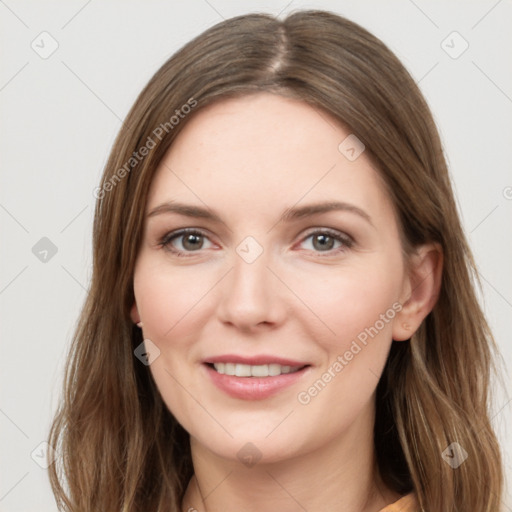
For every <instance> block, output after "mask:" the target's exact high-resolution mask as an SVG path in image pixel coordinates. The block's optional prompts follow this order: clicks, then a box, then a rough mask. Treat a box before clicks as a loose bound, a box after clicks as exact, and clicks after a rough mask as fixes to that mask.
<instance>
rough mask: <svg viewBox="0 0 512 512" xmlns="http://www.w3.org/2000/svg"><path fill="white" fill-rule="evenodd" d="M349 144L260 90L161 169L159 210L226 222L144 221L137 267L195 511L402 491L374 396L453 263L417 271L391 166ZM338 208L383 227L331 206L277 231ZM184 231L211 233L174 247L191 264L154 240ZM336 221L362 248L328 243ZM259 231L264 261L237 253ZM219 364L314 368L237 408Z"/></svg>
mask: <svg viewBox="0 0 512 512" xmlns="http://www.w3.org/2000/svg"><path fill="white" fill-rule="evenodd" d="M349 134H350V132H349V131H347V130H346V129H345V128H344V127H343V126H341V125H340V124H339V123H337V122H336V120H335V119H333V118H332V117H331V116H329V115H328V114H326V113H323V112H322V113H320V112H319V111H318V110H317V109H314V108H312V107H311V106H308V105H307V104H305V103H303V102H300V101H296V100H292V99H288V98H284V97H281V96H277V95H272V94H269V93H257V94H254V95H249V96H244V97H242V98H237V99H229V100H222V101H221V102H218V103H215V104H213V105H210V106H209V107H207V108H206V109H204V110H202V111H199V112H197V113H195V114H194V117H193V118H191V119H190V120H189V122H188V123H187V125H186V126H185V127H184V129H183V131H182V132H181V133H180V134H179V136H178V137H177V139H176V140H175V142H174V143H173V145H172V147H171V148H170V150H169V152H168V153H167V155H166V156H165V158H164V159H163V160H162V162H161V163H160V166H159V168H158V170H157V172H156V175H155V177H154V180H153V183H152V185H151V189H150V193H149V197H148V203H147V212H150V211H152V210H153V209H154V208H155V207H157V206H158V205H160V204H161V203H164V202H166V201H179V202H182V203H186V204H190V205H195V206H200V207H206V208H208V209H210V210H211V211H214V212H215V213H216V214H217V215H218V216H219V217H220V218H221V220H222V221H221V222H216V221H213V220H209V219H204V218H192V217H189V216H185V215H182V214H177V213H161V214H158V215H153V216H151V217H147V220H146V225H145V229H144V237H143V243H142V246H141V249H140V252H139V255H138V259H137V263H136V268H135V274H134V290H135V303H134V305H133V308H132V312H131V314H132V320H133V321H134V322H136V323H137V322H139V321H142V322H143V334H144V338H145V339H150V340H151V341H152V342H153V343H154V344H155V345H156V346H157V347H158V349H159V350H160V355H159V356H158V357H157V358H156V359H155V360H154V361H153V362H152V363H151V365H150V371H151V373H152V375H153V378H154V380H155V382H156V384H157V386H158V389H159V391H160V393H161V395H162V397H163V400H164V401H165V403H166V404H167V406H168V408H169V409H170V411H171V412H172V413H173V414H174V415H175V417H176V418H177V420H178V421H179V422H180V423H181V424H182V425H183V426H184V428H185V429H186V430H187V431H188V432H189V433H190V437H191V449H192V455H193V462H194V469H195V477H194V478H193V479H192V480H191V482H190V485H189V487H188V489H187V492H186V495H185V498H184V500H183V510H184V511H185V510H190V509H195V510H198V511H223V512H230V511H235V510H247V511H261V510H271V509H272V510H273V509H275V508H276V505H278V506H279V510H280V511H282V512H288V511H298V510H304V509H306V510H308V511H309V512H314V511H320V510H322V511H324V510H339V511H344V512H376V511H378V510H380V509H381V508H383V507H384V506H385V505H387V504H389V503H392V502H394V501H396V500H397V499H398V498H399V495H397V494H396V493H394V492H392V491H391V490H390V489H387V488H386V487H385V486H384V484H383V483H382V481H381V479H380V476H379V475H378V472H377V470H376V467H375V454H374V450H373V425H374V420H375V416H374V415H375V412H374V411H375V405H374V400H375V389H376V386H377V383H378V378H379V376H380V375H381V373H382V370H383V367H384V364H385V361H386V358H387V355H388V352H389V348H390V345H391V342H392V339H395V340H408V339H409V338H410V336H411V335H412V334H413V332H414V331H415V330H416V329H417V328H418V326H419V325H420V323H421V321H422V320H423V319H424V317H425V316H426V315H427V314H428V312H429V311H430V310H431V309H432V307H433V305H434V303H435V300H436V297H437V294H438V290H439V283H440V267H441V256H440V254H439V250H438V249H437V248H436V247H434V246H430V245H429V246H423V247H420V248H418V251H417V253H416V254H415V255H414V256H412V257H411V259H410V261H409V266H407V265H406V260H405V257H404V254H403V251H402V247H401V243H400V237H399V226H398V224H397V220H396V216H395V213H394V209H393V205H392V203H391V201H390V199H389V197H388V194H387V192H386V190H385V188H384V186H383V183H382V182H381V179H380V177H379V175H378V173H377V172H376V170H375V169H374V168H373V167H372V164H371V162H370V160H369V158H368V157H367V155H366V153H365V152H363V153H362V154H361V155H360V156H359V157H358V158H357V159H356V160H355V161H352V162H351V161H349V160H348V159H347V158H346V157H345V156H344V155H343V154H342V153H341V152H340V151H339V150H338V146H339V144H340V142H341V141H343V140H344V139H345V138H346V137H347V136H348V135H349ZM331 200H332V201H343V202H346V203H350V204H351V205H354V206H357V207H358V208H360V209H361V210H363V211H364V212H365V213H366V214H367V215H368V216H369V218H370V221H368V220H366V219H365V218H363V216H361V215H358V214H356V213H354V212H352V211H330V212H326V213H320V214H314V215H311V216H306V217H304V218H300V219H295V220H292V221H280V222H279V218H280V216H281V214H282V213H283V212H284V211H285V210H286V209H287V208H291V207H300V206H305V205H309V204H312V203H318V202H326V201H331ZM180 228H197V229H199V230H201V231H202V232H203V233H204V235H205V237H204V238H201V237H199V239H194V240H192V246H191V245H190V244H187V240H188V239H187V237H186V236H182V237H177V238H175V239H174V240H173V241H172V242H170V243H169V246H170V247H173V248H174V249H176V250H180V251H182V252H184V253H185V256H183V257H178V256H177V255H176V254H174V253H172V252H171V251H170V250H166V249H165V248H164V247H162V246H161V245H159V242H160V240H161V239H162V238H163V237H164V236H165V235H166V234H168V233H171V232H173V231H176V230H178V229H180ZM326 228H330V229H331V230H335V231H337V232H339V234H340V235H342V236H345V237H346V236H347V235H348V236H349V237H350V239H352V240H353V243H352V245H351V246H350V247H349V246H348V245H345V244H344V243H343V242H337V241H334V240H332V239H328V240H327V243H326V244H324V245H322V244H321V243H318V235H321V234H322V233H325V229H326ZM314 232H316V235H317V237H316V238H315V236H311V234H312V233H314ZM318 232H320V233H318ZM327 234H328V233H327ZM248 236H251V237H253V238H254V239H255V240H256V241H257V243H258V244H259V246H260V247H261V248H262V249H263V252H262V253H261V254H260V255H259V256H258V257H257V258H256V259H255V260H254V261H253V262H251V263H248V262H247V261H245V260H244V259H243V258H242V257H241V256H240V254H239V253H237V251H236V249H237V247H238V246H239V244H240V243H241V242H242V241H243V240H244V239H245V238H246V237H248ZM323 240H324V242H325V239H323ZM194 242H195V245H194ZM201 243H202V247H201ZM197 247H199V249H197ZM340 248H341V249H342V250H340ZM187 251H188V252H187ZM249 251H254V247H252V248H250V249H249ZM396 303H398V304H399V305H400V308H401V311H399V312H398V313H396V314H395V315H394V317H393V318H392V319H388V322H386V323H385V325H384V327H383V328H382V329H380V330H379V332H378V334H377V335H376V336H374V337H373V338H371V339H370V340H369V342H368V343H367V344H366V345H365V346H363V345H362V344H360V345H361V348H362V349H361V350H360V351H359V352H358V353H357V354H356V355H354V357H353V358H352V359H351V360H350V361H349V362H348V363H347V364H346V366H344V367H343V370H342V371H340V372H338V373H336V374H335V375H336V376H335V377H334V378H332V379H331V380H330V382H329V383H328V384H327V385H326V386H325V387H324V388H323V389H322V390H321V392H319V393H318V394H317V395H316V396H314V397H312V398H311V400H310V401H309V403H307V404H303V403H300V402H299V401H298V398H297V396H298V394H299V393H300V392H303V391H305V390H306V391H307V390H308V388H309V387H310V386H312V384H314V383H315V382H316V381H317V380H318V379H321V378H322V375H323V374H324V373H325V372H326V371H327V370H328V369H329V368H330V367H331V369H332V365H333V363H334V362H335V361H336V360H337V357H338V356H340V355H341V356H343V354H345V352H346V351H347V350H348V349H349V348H350V346H351V343H352V342H353V341H354V340H355V339H356V338H357V336H358V334H360V333H361V332H362V331H364V329H365V328H368V327H370V326H374V325H375V323H376V321H377V320H378V319H379V318H381V317H380V315H382V314H385V313H386V311H388V310H389V309H390V308H391V307H392V305H393V304H396ZM388 316H390V315H388ZM379 325H380V324H379ZM222 354H240V355H246V356H250V355H260V354H267V355H268V354H271V355H275V356H281V357H286V358H293V359H295V360H300V361H304V362H308V363H309V364H310V368H309V369H308V371H307V372H306V373H305V374H304V376H303V377H302V378H301V380H300V381H299V382H297V383H295V384H294V385H292V386H291V387H288V388H286V389H284V390H281V391H280V392H279V393H278V394H276V395H274V396H272V397H270V398H267V399H264V400H253V401H251V400H242V399H239V398H233V397H230V396H228V395H227V394H225V393H224V392H223V391H221V390H219V389H218V388H217V387H216V386H214V385H213V384H212V382H211V380H210V378H209V376H208V375H207V372H206V371H205V368H204V366H203V364H202V362H203V361H204V359H205V358H208V357H211V356H214V355H222ZM248 442H250V443H252V444H253V445H254V446H255V447H256V450H257V452H258V453H259V455H261V459H260V460H259V462H258V463H257V464H256V465H254V466H252V467H248V466H246V465H244V464H243V463H242V462H241V461H240V460H239V458H238V456H237V453H238V452H239V450H240V449H241V448H242V447H243V446H244V445H246V443H248Z"/></svg>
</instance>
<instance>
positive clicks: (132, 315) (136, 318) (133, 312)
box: [130, 302, 140, 324]
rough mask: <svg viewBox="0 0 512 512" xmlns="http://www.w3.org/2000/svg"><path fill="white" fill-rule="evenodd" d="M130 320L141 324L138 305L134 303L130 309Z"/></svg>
mask: <svg viewBox="0 0 512 512" xmlns="http://www.w3.org/2000/svg"><path fill="white" fill-rule="evenodd" d="M130 318H131V319H132V322H133V323H134V324H138V323H140V315H139V310H138V308H137V303H136V302H134V303H133V306H132V308H131V309H130Z"/></svg>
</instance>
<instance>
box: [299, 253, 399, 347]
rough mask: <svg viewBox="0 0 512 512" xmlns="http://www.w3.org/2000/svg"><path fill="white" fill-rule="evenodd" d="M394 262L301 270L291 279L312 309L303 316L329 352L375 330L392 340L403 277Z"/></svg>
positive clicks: (362, 337) (381, 336)
mask: <svg viewBox="0 0 512 512" xmlns="http://www.w3.org/2000/svg"><path fill="white" fill-rule="evenodd" d="M391 261H392V260H391V259H390V262H391ZM394 261H395V263H394V264H391V265H387V264H386V263H387V262H386V261H382V260H381V261H374V262H372V263H371V264H368V263H366V264H364V265H363V264H360V265H353V266H351V267H350V268H340V269H333V268H328V269H324V270H323V271H322V273H320V274H316V275H314V274H313V273H311V272H309V273H308V272H302V273H301V274H300V276H296V277H295V278H294V282H295V286H294V291H296V293H297V295H298V296H299V297H301V298H302V299H303V301H304V303H305V304H306V305H307V306H308V308H309V309H310V311H311V314H307V315H306V317H304V316H303V318H308V319H310V321H309V320H308V322H309V324H310V326H313V325H317V326H318V327H315V337H316V338H317V340H322V341H321V343H322V345H323V346H324V348H326V349H327V350H328V351H329V352H333V351H337V352H339V351H344V350H346V349H347V348H348V346H349V345H350V344H351V342H352V341H353V340H354V339H357V338H358V337H359V338H360V340H362V342H364V339H365V334H366V336H367V337H368V338H370V339H373V338H375V337H376V336H377V334H376V332H375V330H377V331H378V336H379V339H389V340H390V339H391V330H392V322H393V318H394V317H395V315H396V311H395V309H394V308H393V305H394V304H395V308H396V307H397V306H396V305H397V300H398V298H399V296H400V286H399V283H400V282H401V278H402V274H401V272H400V268H399V265H396V260H394ZM322 274H324V275H323V276H322ZM290 279H291V277H290ZM369 332H371V334H372V336H371V337H370V334H369ZM331 356H332V354H331Z"/></svg>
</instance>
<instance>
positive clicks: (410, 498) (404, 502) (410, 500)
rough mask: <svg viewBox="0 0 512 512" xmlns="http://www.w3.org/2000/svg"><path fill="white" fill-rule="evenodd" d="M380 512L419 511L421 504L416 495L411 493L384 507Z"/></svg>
mask: <svg viewBox="0 0 512 512" xmlns="http://www.w3.org/2000/svg"><path fill="white" fill-rule="evenodd" d="M380 512H419V506H418V502H417V501H416V497H415V495H414V494H413V493H411V494H407V496H403V497H402V498H400V499H399V500H398V501H395V503H392V504H391V505H388V506H387V507H384V508H383V509H382V510H381V511H380Z"/></svg>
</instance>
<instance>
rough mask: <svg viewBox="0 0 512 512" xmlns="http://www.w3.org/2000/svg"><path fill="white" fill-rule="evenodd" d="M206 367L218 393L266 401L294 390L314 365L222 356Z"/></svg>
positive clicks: (269, 358) (263, 358) (287, 360)
mask: <svg viewBox="0 0 512 512" xmlns="http://www.w3.org/2000/svg"><path fill="white" fill-rule="evenodd" d="M203 367H204V368H205V369H206V373H207V375H208V377H209V378H210V382H212V383H213V384H214V385H215V386H216V387H217V388H218V389H220V390H221V391H223V392H224V393H226V394H228V395H229V396H231V397H233V398H238V399H242V400H262V399H265V398H268V397H270V396H272V395H275V394H277V393H278V392H280V391H282V390H284V389H285V388H288V387H290V386H292V385H293V384H295V383H297V382H298V381H299V380H301V379H302V378H303V377H304V376H305V375H306V374H307V373H309V370H310V368H311V365H310V364H307V363H302V362H300V361H293V360H289V359H283V358H274V357H266V356H262V357H252V358H246V357H239V356H221V357H217V358H211V359H209V360H207V361H204V363H203Z"/></svg>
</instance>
